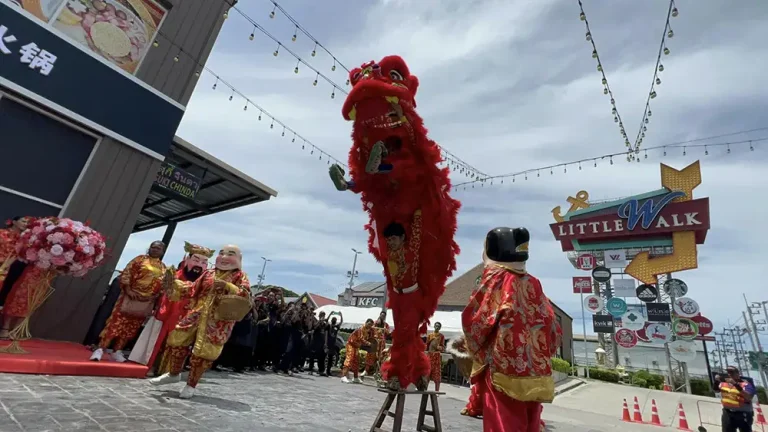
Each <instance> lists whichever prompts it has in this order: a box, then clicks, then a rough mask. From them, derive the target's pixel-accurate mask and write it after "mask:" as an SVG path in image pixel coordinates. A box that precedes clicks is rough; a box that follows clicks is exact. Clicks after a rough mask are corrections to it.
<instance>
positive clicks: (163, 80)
mask: <svg viewBox="0 0 768 432" xmlns="http://www.w3.org/2000/svg"><path fill="white" fill-rule="evenodd" d="M170 3H172V4H173V8H172V9H171V11H170V12H169V13H168V16H167V17H166V18H165V20H164V21H163V25H162V27H161V28H160V33H161V35H159V36H158V37H157V42H158V43H159V44H160V45H159V46H158V47H153V48H151V49H150V51H149V53H147V55H146V57H145V58H144V61H143V62H142V64H141V66H140V67H139V71H138V73H137V74H136V76H137V77H138V78H139V79H141V80H143V81H145V82H147V83H148V84H149V85H151V86H153V87H154V88H156V89H158V90H159V91H161V92H163V93H165V94H166V95H167V96H168V97H170V98H171V99H173V100H175V101H177V102H179V103H181V104H182V105H186V104H187V102H189V99H190V98H191V97H192V92H193V91H194V89H195V85H197V80H198V77H197V76H195V73H196V72H198V71H200V69H201V68H202V65H204V64H205V62H206V61H207V60H208V56H209V55H210V53H211V50H212V49H213V44H214V42H215V41H216V37H217V36H218V35H219V31H220V30H221V26H222V25H223V24H224V12H226V11H227V10H228V9H229V5H228V2H227V1H220V0H170ZM169 41H170V42H169ZM179 47H181V49H179ZM179 51H182V52H179ZM177 55H178V57H179V61H178V62H176V61H174V57H176V56H177Z"/></svg>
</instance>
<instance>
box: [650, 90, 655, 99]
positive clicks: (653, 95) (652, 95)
mask: <svg viewBox="0 0 768 432" xmlns="http://www.w3.org/2000/svg"><path fill="white" fill-rule="evenodd" d="M650 96H651V99H656V90H654V91H652V92H651V95H650Z"/></svg>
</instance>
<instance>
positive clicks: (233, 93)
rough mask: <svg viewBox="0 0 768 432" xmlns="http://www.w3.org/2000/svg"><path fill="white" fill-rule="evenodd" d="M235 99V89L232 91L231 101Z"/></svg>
mask: <svg viewBox="0 0 768 432" xmlns="http://www.w3.org/2000/svg"><path fill="white" fill-rule="evenodd" d="M234 98H235V89H232V94H231V95H229V100H230V101H232V99H234Z"/></svg>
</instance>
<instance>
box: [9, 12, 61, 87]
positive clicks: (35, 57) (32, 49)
mask: <svg viewBox="0 0 768 432" xmlns="http://www.w3.org/2000/svg"><path fill="white" fill-rule="evenodd" d="M17 45H19V40H18V39H17V38H16V36H14V35H13V34H12V33H11V31H10V30H9V29H8V27H6V26H4V25H2V24H0V54H2V55H4V56H10V55H14V54H18V55H19V62H21V63H23V64H26V65H28V66H29V68H30V69H32V70H37V71H38V72H40V74H41V75H45V76H48V75H50V73H51V72H52V71H53V65H54V63H56V56H55V55H53V54H51V53H49V52H48V51H46V50H44V49H42V48H40V47H38V46H37V44H35V43H34V42H28V43H26V44H23V45H21V46H20V47H19V48H18V51H15V48H16V46H17Z"/></svg>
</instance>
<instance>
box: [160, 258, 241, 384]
mask: <svg viewBox="0 0 768 432" xmlns="http://www.w3.org/2000/svg"><path fill="white" fill-rule="evenodd" d="M242 262H243V257H242V253H241V252H240V248H239V247H237V246H234V245H228V246H224V247H223V248H222V249H221V250H220V251H219V254H218V256H217V257H216V267H215V268H214V269H210V270H206V271H205V272H204V273H203V274H202V275H201V276H200V277H199V278H198V279H197V280H196V281H195V282H194V283H192V284H190V283H189V282H185V281H179V280H177V281H176V282H175V284H174V293H173V295H172V296H171V300H173V301H178V300H179V299H182V298H184V299H187V300H188V301H189V303H188V304H187V306H186V308H185V309H184V313H183V314H182V316H181V319H180V320H179V321H178V323H177V324H176V327H175V328H174V329H173V331H171V333H170V334H169V335H168V340H167V341H166V347H167V348H166V354H165V355H167V356H168V357H169V362H170V371H169V372H168V373H165V374H163V375H161V376H159V377H157V378H153V379H151V380H150V382H151V383H152V384H154V385H163V384H170V383H174V382H179V380H180V374H181V371H182V369H183V368H184V362H185V360H186V359H187V356H190V353H191V357H190V359H189V365H190V371H189V378H188V379H187V385H186V386H185V387H184V389H183V390H182V391H181V393H180V395H179V397H181V398H183V399H188V398H191V397H192V396H194V394H195V388H196V387H197V383H198V382H199V381H200V378H201V377H202V375H203V373H204V372H205V371H206V370H207V369H209V368H210V367H211V365H212V364H213V362H214V361H216V359H217V358H219V355H220V354H221V350H222V349H223V348H224V344H225V343H226V342H227V340H228V339H229V336H230V335H231V334H232V328H233V327H234V326H235V323H236V322H237V321H240V320H241V319H243V318H244V317H245V316H246V315H247V314H248V312H250V311H251V308H252V304H251V300H250V293H251V284H250V282H249V281H248V276H247V275H246V274H245V272H244V271H242Z"/></svg>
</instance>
